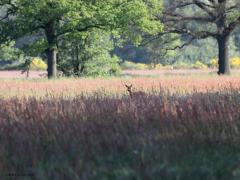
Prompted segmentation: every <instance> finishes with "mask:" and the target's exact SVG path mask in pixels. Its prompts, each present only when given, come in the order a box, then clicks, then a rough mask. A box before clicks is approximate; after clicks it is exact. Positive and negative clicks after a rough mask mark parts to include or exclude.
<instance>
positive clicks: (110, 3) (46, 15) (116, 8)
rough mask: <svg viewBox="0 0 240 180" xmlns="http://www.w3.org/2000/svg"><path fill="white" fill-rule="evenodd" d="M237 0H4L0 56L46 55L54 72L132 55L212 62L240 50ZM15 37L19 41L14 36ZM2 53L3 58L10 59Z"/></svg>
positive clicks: (110, 70)
mask: <svg viewBox="0 0 240 180" xmlns="http://www.w3.org/2000/svg"><path fill="white" fill-rule="evenodd" d="M239 10H240V2H239V1H238V0H231V1H227V0H222V1H210V0H189V1H181V0H168V1H167V0H166V1H163V0H130V1H129V0H105V1H101V0H97V1H96V0H94V1H85V0H81V1H79V0H51V1H50V0H37V1H34V2H33V1H30V0H2V1H1V2H0V44H1V48H0V60H6V61H14V60H16V59H18V60H19V62H23V63H22V64H24V65H25V66H27V67H25V69H27V68H28V66H29V64H31V63H30V61H31V59H33V57H37V56H38V57H41V58H43V59H44V60H45V61H46V63H47V67H48V68H47V70H48V77H49V78H55V77H56V75H57V70H61V71H62V72H63V73H64V74H65V75H74V76H82V75H111V74H117V73H118V72H119V64H120V63H121V62H124V61H125V60H128V61H129V60H130V61H134V62H142V63H147V64H151V63H153V64H159V63H161V64H162V65H169V64H176V62H184V63H191V64H194V63H196V62H198V61H200V62H202V63H205V64H208V63H209V61H210V59H213V58H215V59H217V60H218V65H219V66H218V68H219V71H218V73H219V74H229V73H230V57H231V56H234V57H236V56H239V50H240V36H239V32H240V30H239V25H240V13H239V12H240V11H239ZM14 43H16V44H14ZM6 61H5V62H4V61H2V64H6V63H7V62H6Z"/></svg>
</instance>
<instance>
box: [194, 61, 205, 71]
mask: <svg viewBox="0 0 240 180" xmlns="http://www.w3.org/2000/svg"><path fill="white" fill-rule="evenodd" d="M192 68H194V69H207V65H206V64H204V63H202V62H201V61H196V62H195V64H193V65H192Z"/></svg>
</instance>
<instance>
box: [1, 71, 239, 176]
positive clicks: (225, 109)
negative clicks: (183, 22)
mask: <svg viewBox="0 0 240 180" xmlns="http://www.w3.org/2000/svg"><path fill="white" fill-rule="evenodd" d="M124 84H133V87H134V91H140V90H141V91H144V92H145V94H143V95H140V96H134V97H132V98H130V97H129V95H128V94H127V92H126V88H125V86H124ZM0 97H1V98H0V177H2V178H3V179H14V178H15V179H17V178H21V179H73V180H74V179H80V180H85V179H86V180H88V179H104V180H105V179H111V180H112V179H119V180H122V179H124V180H125V179H127V180H128V179H129V180H130V179H131V180H132V179H139V180H141V179H142V180H145V179H164V180H165V179H167V180H168V179H169V180H172V179H173V180H175V179H180V180H182V179H183V180H185V179H190V180H193V179H194V180H195V179H197V180H198V179H199V180H202V179H204V180H219V179H220V180H221V179H223V180H225V179H233V180H235V179H236V180H237V179H239V178H240V78H239V76H237V75H233V76H229V77H218V76H215V75H211V76H205V75H204V76H196V75H191V76H182V75H176V76H163V77H138V78H131V77H127V78H109V79H100V78H97V79H92V78H86V79H60V80H52V81H47V80H44V79H43V80H42V79H32V80H19V79H2V80H0Z"/></svg>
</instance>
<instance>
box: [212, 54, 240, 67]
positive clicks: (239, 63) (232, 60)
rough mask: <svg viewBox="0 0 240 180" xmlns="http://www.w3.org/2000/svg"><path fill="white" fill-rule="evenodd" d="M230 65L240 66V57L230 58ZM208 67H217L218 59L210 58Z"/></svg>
mask: <svg viewBox="0 0 240 180" xmlns="http://www.w3.org/2000/svg"><path fill="white" fill-rule="evenodd" d="M230 65H231V67H232V68H240V57H232V58H230ZM209 67H211V68H217V67H218V59H217V58H214V59H211V60H210V63H209Z"/></svg>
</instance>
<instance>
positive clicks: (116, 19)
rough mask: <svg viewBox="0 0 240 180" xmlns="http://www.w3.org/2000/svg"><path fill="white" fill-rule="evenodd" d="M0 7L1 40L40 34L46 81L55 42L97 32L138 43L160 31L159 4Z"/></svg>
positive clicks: (51, 1) (55, 2) (108, 1)
mask: <svg viewBox="0 0 240 180" xmlns="http://www.w3.org/2000/svg"><path fill="white" fill-rule="evenodd" d="M0 5H1V7H2V8H3V7H4V9H5V10H4V15H3V16H2V17H4V18H2V21H1V31H0V32H1V36H2V37H7V38H8V39H17V38H20V37H22V36H25V35H29V34H37V33H42V34H43V36H44V37H45V38H44V39H45V41H46V49H45V52H46V54H47V57H48V77H49V78H52V77H53V78H54V77H56V72H57V69H56V67H57V51H58V41H59V39H60V38H61V37H62V36H64V35H66V34H69V33H74V32H86V31H89V30H92V29H101V30H103V31H111V32H112V33H113V35H119V34H120V32H121V33H122V34H124V36H122V37H125V38H131V39H133V40H134V41H136V42H138V41H140V40H141V36H142V35H143V34H145V33H149V34H156V33H158V32H159V31H161V30H162V24H161V23H160V22H159V21H157V20H156V19H155V15H156V14H159V13H160V12H161V9H162V3H161V1H160V0H104V1H102V0H80V1H79V0H36V1H32V0H13V1H11V0H8V1H4V2H3V3H2V4H0ZM133 28H134V29H135V31H132V29H133ZM132 32H134V33H132ZM3 40H5V39H3Z"/></svg>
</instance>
